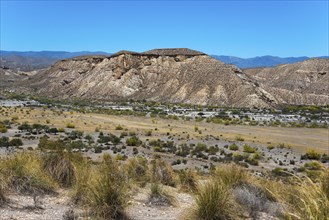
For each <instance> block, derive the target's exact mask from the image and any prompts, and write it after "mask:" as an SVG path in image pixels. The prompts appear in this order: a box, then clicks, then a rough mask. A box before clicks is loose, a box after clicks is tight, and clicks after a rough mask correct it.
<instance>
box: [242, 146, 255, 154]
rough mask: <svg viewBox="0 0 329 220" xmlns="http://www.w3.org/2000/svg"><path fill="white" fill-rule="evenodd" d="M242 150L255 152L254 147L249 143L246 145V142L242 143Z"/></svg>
mask: <svg viewBox="0 0 329 220" xmlns="http://www.w3.org/2000/svg"><path fill="white" fill-rule="evenodd" d="M243 152H246V153H250V154H252V153H255V152H256V149H255V148H253V147H251V146H249V145H247V144H245V145H243Z"/></svg>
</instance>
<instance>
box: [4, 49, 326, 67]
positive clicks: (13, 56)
mask: <svg viewBox="0 0 329 220" xmlns="http://www.w3.org/2000/svg"><path fill="white" fill-rule="evenodd" d="M82 55H111V53H106V52H102V51H97V52H89V51H81V52H66V51H38V52H35V51H27V52H19V51H4V50H0V66H2V67H7V68H9V69H12V70H15V71H18V70H19V71H32V70H36V69H43V68H47V67H49V66H51V65H53V64H54V63H55V62H57V61H59V60H62V59H67V58H72V57H76V56H82ZM211 56H212V57H213V58H215V59H217V60H220V61H222V62H224V63H227V64H234V65H236V66H238V67H239V68H256V67H274V66H277V65H279V64H290V63H296V62H301V61H304V60H307V59H310V57H306V56H304V57H286V58H281V57H276V56H260V57H254V58H240V57H234V56H224V55H220V56H218V55H211ZM318 58H329V56H323V57H318Z"/></svg>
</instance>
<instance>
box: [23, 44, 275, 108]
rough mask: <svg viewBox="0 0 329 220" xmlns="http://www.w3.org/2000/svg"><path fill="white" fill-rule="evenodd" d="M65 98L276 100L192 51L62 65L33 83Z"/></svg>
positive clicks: (243, 103) (252, 103) (248, 103)
mask: <svg viewBox="0 0 329 220" xmlns="http://www.w3.org/2000/svg"><path fill="white" fill-rule="evenodd" d="M29 87H30V88H33V91H36V92H37V93H39V94H42V95H47V96H51V97H60V98H86V99H102V100H114V101H115V100H123V99H124V100H128V99H136V100H144V99H146V100H153V101H161V102H171V103H189V104H200V105H206V104H207V105H219V106H237V107H271V106H273V105H275V104H276V100H274V99H273V97H272V96H271V95H269V94H268V93H267V92H264V91H263V90H262V89H260V88H258V87H257V86H255V84H254V83H253V82H252V81H250V80H248V79H247V78H246V77H245V76H244V74H243V73H242V71H241V70H240V69H239V68H237V67H236V66H233V65H227V64H224V63H222V62H220V61H218V60H216V59H213V58H211V57H209V56H208V55H206V54H204V53H202V52H198V51H194V50H189V49H156V50H151V51H147V52H144V53H136V52H131V51H120V52H118V53H116V54H113V55H111V56H83V57H75V58H71V59H65V60H62V61H59V62H57V63H56V64H54V65H53V66H52V67H51V68H49V69H48V70H47V71H45V72H42V73H39V74H37V75H36V76H34V77H32V79H31V80H30V81H29Z"/></svg>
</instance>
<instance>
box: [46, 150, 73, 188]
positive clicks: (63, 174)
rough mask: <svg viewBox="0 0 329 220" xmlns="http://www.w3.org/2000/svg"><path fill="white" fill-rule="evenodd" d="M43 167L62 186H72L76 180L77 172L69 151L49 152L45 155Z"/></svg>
mask: <svg viewBox="0 0 329 220" xmlns="http://www.w3.org/2000/svg"><path fill="white" fill-rule="evenodd" d="M43 168H44V170H45V171H46V172H47V173H49V174H50V176H51V177H52V178H53V179H54V180H55V181H56V182H58V183H59V184H60V186H62V187H71V186H73V184H74V183H75V181H76V172H75V167H74V165H73V163H72V162H71V160H70V155H69V153H64V152H56V153H49V154H46V155H44V157H43Z"/></svg>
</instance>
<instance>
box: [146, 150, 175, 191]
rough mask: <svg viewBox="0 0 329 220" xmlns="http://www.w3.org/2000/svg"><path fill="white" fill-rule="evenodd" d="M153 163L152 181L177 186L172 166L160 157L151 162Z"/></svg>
mask: <svg viewBox="0 0 329 220" xmlns="http://www.w3.org/2000/svg"><path fill="white" fill-rule="evenodd" d="M150 164H151V169H150V171H151V181H152V182H158V183H162V184H164V185H168V186H175V185H176V182H175V173H174V171H173V169H172V167H171V166H170V165H169V164H168V163H167V162H166V161H164V160H162V159H161V158H160V157H158V156H155V158H154V159H153V160H152V161H151V162H150Z"/></svg>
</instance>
